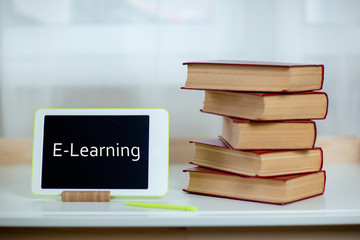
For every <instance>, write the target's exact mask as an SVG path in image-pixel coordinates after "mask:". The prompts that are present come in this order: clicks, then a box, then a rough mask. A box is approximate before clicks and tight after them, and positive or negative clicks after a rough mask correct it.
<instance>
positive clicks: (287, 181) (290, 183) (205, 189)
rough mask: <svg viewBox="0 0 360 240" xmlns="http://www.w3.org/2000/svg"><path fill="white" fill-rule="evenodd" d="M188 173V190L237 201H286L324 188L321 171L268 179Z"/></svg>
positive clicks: (202, 171) (197, 171)
mask: <svg viewBox="0 0 360 240" xmlns="http://www.w3.org/2000/svg"><path fill="white" fill-rule="evenodd" d="M184 172H189V174H190V180H189V185H188V187H187V188H186V189H184V191H186V192H189V193H196V194H203V195H210V196H217V197H226V198H233V199H240V200H249V201H256V202H265V203H273V204H287V203H291V202H295V201H298V200H302V199H306V198H309V197H313V196H317V195H321V194H323V193H324V190H325V178H326V175H325V171H319V172H315V173H303V174H295V175H286V176H278V177H269V178H259V177H248V176H241V175H236V174H230V173H226V172H221V171H215V170H210V169H206V168H201V167H195V168H190V169H186V170H184Z"/></svg>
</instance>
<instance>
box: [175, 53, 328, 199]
mask: <svg viewBox="0 0 360 240" xmlns="http://www.w3.org/2000/svg"><path fill="white" fill-rule="evenodd" d="M184 65H187V67H188V75H187V80H186V83H185V86H184V87H182V89H195V90H204V91H205V100H204V106H203V108H202V109H201V112H203V113H210V114H215V115H219V116H222V117H223V126H222V133H221V136H220V137H219V139H207V140H193V141H191V142H192V143H193V144H195V149H196V151H195V156H194V159H193V160H192V161H191V163H193V164H196V165H198V166H200V167H198V168H196V169H197V170H194V169H190V170H185V171H187V172H189V174H190V182H189V186H188V188H187V189H186V191H187V192H193V193H200V194H205V195H214V196H223V197H228V198H236V199H245V200H251V201H260V202H270V203H276V204H285V203H289V202H293V201H297V200H300V199H304V198H308V197H311V196H316V195H319V194H322V193H323V192H324V186H325V171H322V170H321V169H322V165H323V153H322V149H321V148H318V147H315V141H316V135H317V132H316V123H315V122H314V121H313V120H320V119H325V118H326V116H327V111H328V103H329V99H328V95H327V94H326V93H325V92H321V91H317V90H321V89H322V86H323V81H324V66H323V65H322V64H291V63H274V62H250V61H224V60H216V61H206V62H186V63H184ZM206 169H212V170H206ZM294 174H297V176H296V177H295V175H294ZM225 176H226V177H225ZM279 176H284V179H286V181H282V183H280V182H279V178H277V177H279ZM247 178H249V179H251V180H249V179H247ZM240 179H242V180H240ZM244 179H245V180H244ZM299 179H301V180H299ZM275 180H276V181H275ZM209 181H211V182H212V183H215V182H216V181H220V182H221V183H225V182H227V181H229V182H228V183H226V186H222V184H210V185H208V184H207V183H208V182H209ZM244 181H245V182H246V184H245V183H244ZM264 181H265V182H264ZM313 181H315V182H317V183H318V184H314V182H313ZM231 182H239V184H240V185H239V186H232V187H230V188H229V186H228V185H231ZM276 182H277V183H276ZM293 182H294V183H295V182H297V183H299V184H300V185H301V186H303V188H304V189H302V190H301V191H303V192H301V191H299V192H298V191H297V190H294V189H297V188H299V189H300V188H301V186H300V185H299V186H295V185H296V184H295V185H293V184H290V183H293ZM265 183H266V184H269V189H270V188H271V187H272V186H273V184H275V185H276V184H283V183H286V184H285V185H284V186H283V188H284V189H285V190H284V189H283V190H284V191H285V192H287V193H288V194H289V196H284V194H283V193H280V192H279V194H274V195H271V196H267V197H265V195H266V194H265V193H264V192H262V191H265V190H264V189H262V188H261V186H263V184H265ZM244 184H245V185H246V186H245V185H244ZM311 185H316V186H317V187H315V189H312V188H311V187H310V186H311ZM240 186H243V188H242V187H240ZM238 187H240V188H239V189H238ZM258 187H259V188H258ZM255 189H257V190H256V191H258V192H256V193H255V192H253V191H255ZM269 189H268V190H269ZM248 190H249V192H248ZM238 191H242V194H245V195H242V194H240V195H239V193H238ZM266 191H267V190H266ZM271 191H275V192H276V191H280V190H279V189H275V188H274V189H273V190H271ZM295 192H296V193H295ZM300 192H301V193H300ZM290 193H294V195H292V196H291V197H290V195H291V194H290ZM268 197H269V198H268Z"/></svg>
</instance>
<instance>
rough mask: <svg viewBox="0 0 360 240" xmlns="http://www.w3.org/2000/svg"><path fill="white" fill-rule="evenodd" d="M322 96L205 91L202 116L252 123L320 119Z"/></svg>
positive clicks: (325, 102) (325, 104)
mask: <svg viewBox="0 0 360 240" xmlns="http://www.w3.org/2000/svg"><path fill="white" fill-rule="evenodd" d="M327 109H328V97H327V94H326V93H324V92H302V93H292V94H278V93H249V92H231V91H210V90H206V91H205V101H204V107H203V109H202V111H203V112H207V113H214V114H220V115H225V116H230V117H236V118H243V119H250V120H255V121H274V120H275V121H278V120H300V119H301V120H304V119H324V118H325V117H326V114H327Z"/></svg>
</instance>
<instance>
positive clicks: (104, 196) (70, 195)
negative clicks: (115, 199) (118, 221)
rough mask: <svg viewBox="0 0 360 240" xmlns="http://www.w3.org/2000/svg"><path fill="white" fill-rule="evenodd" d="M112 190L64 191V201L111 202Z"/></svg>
mask: <svg viewBox="0 0 360 240" xmlns="http://www.w3.org/2000/svg"><path fill="white" fill-rule="evenodd" d="M110 199H111V196H110V191H63V192H62V193H61V200H62V201H63V202H110Z"/></svg>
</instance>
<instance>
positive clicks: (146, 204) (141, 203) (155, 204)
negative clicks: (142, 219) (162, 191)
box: [124, 202, 197, 211]
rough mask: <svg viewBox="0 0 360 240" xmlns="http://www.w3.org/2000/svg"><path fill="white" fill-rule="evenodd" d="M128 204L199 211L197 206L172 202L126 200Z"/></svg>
mask: <svg viewBox="0 0 360 240" xmlns="http://www.w3.org/2000/svg"><path fill="white" fill-rule="evenodd" d="M124 204H126V205H128V206H134V207H148V208H163V209H172V210H183V211H197V207H195V206H182V205H170V204H161V203H144V202H126V203H124Z"/></svg>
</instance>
